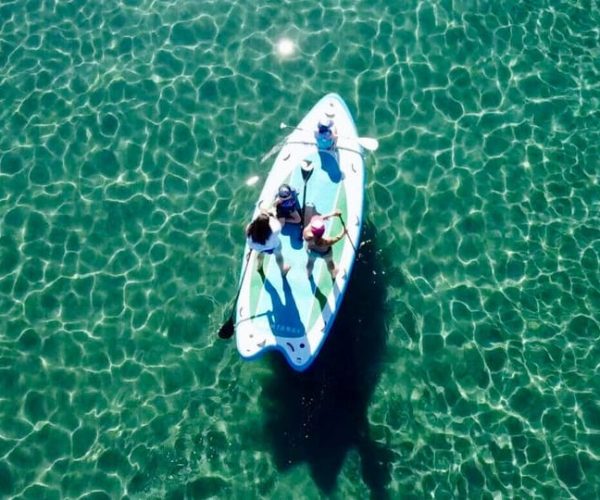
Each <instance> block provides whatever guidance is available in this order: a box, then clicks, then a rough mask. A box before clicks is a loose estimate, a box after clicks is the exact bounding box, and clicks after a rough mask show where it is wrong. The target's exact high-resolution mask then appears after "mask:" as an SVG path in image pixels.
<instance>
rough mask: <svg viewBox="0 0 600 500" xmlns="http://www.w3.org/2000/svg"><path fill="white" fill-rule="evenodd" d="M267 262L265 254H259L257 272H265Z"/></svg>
mask: <svg viewBox="0 0 600 500" xmlns="http://www.w3.org/2000/svg"><path fill="white" fill-rule="evenodd" d="M264 260H265V254H264V253H262V252H259V253H258V255H257V256H256V270H257V271H258V272H259V273H262V272H263V262H264Z"/></svg>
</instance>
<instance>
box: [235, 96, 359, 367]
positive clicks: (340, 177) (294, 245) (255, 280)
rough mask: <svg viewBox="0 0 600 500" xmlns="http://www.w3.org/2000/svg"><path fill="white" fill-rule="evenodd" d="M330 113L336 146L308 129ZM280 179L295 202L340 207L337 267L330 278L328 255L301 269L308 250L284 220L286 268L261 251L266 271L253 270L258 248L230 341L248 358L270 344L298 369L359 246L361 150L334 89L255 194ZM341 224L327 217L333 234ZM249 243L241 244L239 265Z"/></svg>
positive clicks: (314, 348) (324, 329)
mask: <svg viewBox="0 0 600 500" xmlns="http://www.w3.org/2000/svg"><path fill="white" fill-rule="evenodd" d="M325 117H327V118H330V119H331V120H333V122H334V125H335V127H336V129H337V134H338V141H337V146H338V147H337V149H336V150H335V151H333V152H329V151H319V150H318V149H317V146H316V145H315V138H314V130H316V128H317V124H318V122H319V120H320V119H323V118H325ZM304 159H309V160H311V161H312V165H313V166H314V170H313V173H312V175H311V177H310V178H309V180H308V182H307V184H306V200H303V199H302V197H303V191H304V181H303V178H302V174H301V169H300V164H301V162H302V160H304ZM282 183H288V184H290V185H292V186H293V187H294V188H295V189H296V190H297V191H298V193H299V196H300V200H299V201H300V204H304V201H306V205H308V206H309V207H313V206H314V210H316V212H317V213H320V214H323V215H325V214H328V213H330V212H332V211H333V210H335V209H339V210H341V212H342V217H343V220H344V222H345V223H346V227H347V231H348V234H347V236H346V237H344V238H343V239H342V240H341V241H339V242H338V243H336V244H335V245H334V247H333V258H334V261H335V263H336V265H337V266H338V268H339V273H338V275H337V277H336V279H335V281H333V280H332V278H331V275H330V274H329V271H328V270H327V265H326V262H325V261H324V260H323V259H321V258H318V259H317V260H316V263H315V266H314V270H313V274H312V276H313V279H309V277H308V275H307V272H306V262H307V259H308V254H307V252H306V249H305V246H304V243H303V241H302V239H301V231H300V226H299V225H294V224H289V223H288V224H286V225H285V227H284V228H283V231H282V234H281V236H280V239H281V242H282V245H283V247H282V251H283V256H284V259H285V262H286V263H287V264H290V265H291V269H290V271H289V272H288V274H287V276H286V277H285V278H284V277H282V275H281V272H280V270H279V267H278V266H277V263H276V262H275V257H274V256H265V261H264V275H261V274H259V273H258V271H257V267H256V253H255V252H253V256H252V258H251V259H250V261H249V264H248V270H247V272H246V273H245V276H244V277H243V282H242V283H241V284H240V294H239V298H238V301H237V305H236V326H235V333H236V343H237V348H238V351H239V353H240V355H241V356H242V357H243V358H244V359H247V360H250V359H254V358H257V357H259V356H261V355H262V354H263V353H265V352H266V351H269V350H274V349H275V350H278V351H280V352H281V353H282V354H283V356H284V357H285V359H286V360H287V361H288V363H289V364H290V365H291V367H292V368H294V369H295V370H297V371H304V370H306V369H307V368H308V367H309V366H310V365H311V363H312V362H313V361H314V360H315V358H316V356H317V354H318V353H319V350H320V349H321V347H322V346H323V343H324V342H325V339H326V338H327V334H328V333H329V331H330V329H331V327H332V325H333V322H334V320H335V317H336V314H337V313H338V310H339V308H340V305H341V303H342V300H343V298H344V292H345V290H346V287H347V284H348V280H349V279H350V273H351V271H352V266H353V264H354V260H355V258H356V255H355V249H357V248H358V247H359V239H360V233H361V227H362V215H363V201H364V185H365V172H364V159H363V149H362V148H361V146H360V144H359V142H358V135H357V132H356V127H355V125H354V120H353V119H352V115H351V114H350V111H349V110H348V108H347V106H346V104H345V103H344V101H343V100H342V98H341V97H340V96H338V95H337V94H328V95H326V96H325V97H323V98H322V99H321V100H320V101H319V102H318V103H317V104H316V105H315V106H314V107H313V108H312V109H311V110H310V111H309V112H308V114H307V115H306V116H305V117H304V118H303V119H302V121H301V122H300V124H299V125H298V127H297V129H296V130H294V131H293V132H292V133H291V134H290V135H289V136H288V137H287V139H286V141H285V143H284V146H283V148H282V149H281V151H280V152H279V155H278V156H277V159H276V160H275V163H274V165H273V167H272V169H271V171H270V173H269V175H268V177H267V179H266V181H265V185H264V187H263V189H262V192H261V194H260V196H259V199H258V200H257V204H256V210H255V212H254V215H253V217H256V216H257V215H258V213H259V206H260V205H261V204H262V206H263V207H265V206H269V205H270V204H271V203H272V201H273V199H274V198H275V195H276V193H277V190H278V188H279V186H280V185H281V184H282ZM341 230H342V223H341V220H340V219H339V218H338V217H334V218H332V219H330V220H329V221H328V222H327V229H326V233H325V234H326V235H328V236H335V235H337V234H339V233H340V231H341ZM249 250H250V249H249V248H248V247H246V249H245V252H244V259H243V263H242V269H243V268H244V265H245V262H246V258H245V256H246V255H248V252H249Z"/></svg>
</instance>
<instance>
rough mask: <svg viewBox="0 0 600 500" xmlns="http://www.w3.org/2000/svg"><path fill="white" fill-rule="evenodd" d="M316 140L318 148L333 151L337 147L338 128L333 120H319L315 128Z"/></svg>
mask: <svg viewBox="0 0 600 500" xmlns="http://www.w3.org/2000/svg"><path fill="white" fill-rule="evenodd" d="M315 140H316V141H317V148H319V149H323V150H325V151H331V150H333V149H335V145H336V143H337V130H336V128H335V126H334V125H333V120H330V119H329V118H324V119H322V120H319V123H318V124H317V130H315Z"/></svg>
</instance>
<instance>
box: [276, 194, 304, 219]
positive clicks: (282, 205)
mask: <svg viewBox="0 0 600 500" xmlns="http://www.w3.org/2000/svg"><path fill="white" fill-rule="evenodd" d="M273 206H274V207H275V210H276V211H277V218H278V219H279V222H280V224H281V226H282V227H283V226H284V225H285V223H286V222H289V223H291V224H300V221H301V220H302V218H301V217H300V202H299V201H298V192H297V191H296V190H295V189H294V188H293V187H291V186H290V185H289V184H282V185H281V186H279V190H278V191H277V196H276V197H275V201H274V202H273Z"/></svg>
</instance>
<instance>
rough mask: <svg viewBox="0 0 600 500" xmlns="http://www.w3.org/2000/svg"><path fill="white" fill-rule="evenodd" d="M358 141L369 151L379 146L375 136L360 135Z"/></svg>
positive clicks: (375, 149)
mask: <svg viewBox="0 0 600 500" xmlns="http://www.w3.org/2000/svg"><path fill="white" fill-rule="evenodd" d="M358 143H359V144H360V145H361V146H362V147H363V148H365V149H368V150H369V151H377V148H379V141H378V140H377V139H374V138H373V137H359V138H358Z"/></svg>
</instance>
